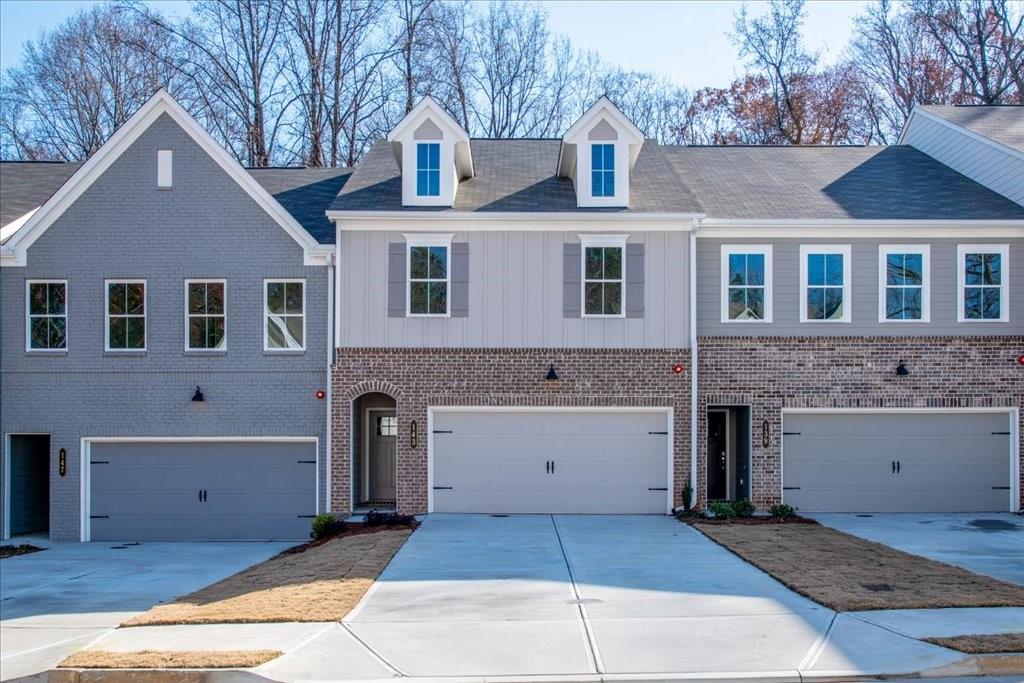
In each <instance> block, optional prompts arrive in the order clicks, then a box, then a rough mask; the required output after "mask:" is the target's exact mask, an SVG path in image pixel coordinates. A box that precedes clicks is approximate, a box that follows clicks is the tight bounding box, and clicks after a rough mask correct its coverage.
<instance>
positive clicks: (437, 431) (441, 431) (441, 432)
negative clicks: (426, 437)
mask: <svg viewBox="0 0 1024 683" xmlns="http://www.w3.org/2000/svg"><path fill="white" fill-rule="evenodd" d="M434 433H435V434H451V433H452V430H450V429H435V430H434Z"/></svg>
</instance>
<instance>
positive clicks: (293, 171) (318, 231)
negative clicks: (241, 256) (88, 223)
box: [0, 161, 352, 244]
mask: <svg viewBox="0 0 1024 683" xmlns="http://www.w3.org/2000/svg"><path fill="white" fill-rule="evenodd" d="M79 166H81V164H78V163H59V162H57V163H52V162H14V161H3V162H0V225H7V224H8V223H10V222H11V221H13V220H15V219H16V218H19V217H21V216H23V215H25V214H26V213H28V212H29V211H31V210H32V209H35V208H37V207H39V206H42V204H43V202H45V201H46V200H47V199H49V198H50V196H51V195H52V194H53V193H54V192H56V191H57V190H58V189H59V188H60V186H61V185H63V184H64V183H65V181H67V179H68V178H70V177H71V175H72V174H73V173H74V172H75V171H77V170H78V168H79ZM248 171H249V173H250V174H252V176H253V178H255V179H256V182H258V183H259V184H260V185H262V186H263V188H264V189H265V190H267V192H269V193H270V194H272V195H273V196H274V199H276V200H277V201H278V202H280V203H281V206H283V207H284V208H285V210H286V211H288V213H290V214H291V215H292V216H293V217H294V218H295V220H297V221H298V222H299V224H300V225H302V227H304V228H305V229H306V230H307V231H309V233H310V234H311V235H312V236H313V237H314V238H315V239H316V240H317V241H318V242H320V243H322V244H333V243H334V223H332V222H331V221H330V220H328V218H327V214H326V211H327V207H328V206H330V204H331V201H333V200H334V197H335V196H336V195H337V194H338V192H339V191H340V190H341V188H342V186H343V185H344V184H345V181H346V180H348V178H349V176H350V175H351V173H352V171H351V169H347V168H298V167H296V168H252V169H248Z"/></svg>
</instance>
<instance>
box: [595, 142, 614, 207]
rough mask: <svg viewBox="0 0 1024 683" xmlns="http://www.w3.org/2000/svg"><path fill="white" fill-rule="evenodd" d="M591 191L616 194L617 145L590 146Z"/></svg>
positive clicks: (607, 195)
mask: <svg viewBox="0 0 1024 683" xmlns="http://www.w3.org/2000/svg"><path fill="white" fill-rule="evenodd" d="M590 170H591V193H592V194H593V195H594V196H595V197H614V196H615V145H591V146H590Z"/></svg>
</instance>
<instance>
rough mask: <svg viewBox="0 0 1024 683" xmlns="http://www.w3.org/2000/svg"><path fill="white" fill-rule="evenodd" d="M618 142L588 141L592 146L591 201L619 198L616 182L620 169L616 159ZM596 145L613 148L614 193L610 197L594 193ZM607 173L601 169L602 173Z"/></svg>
mask: <svg viewBox="0 0 1024 683" xmlns="http://www.w3.org/2000/svg"><path fill="white" fill-rule="evenodd" d="M617 142H618V141H617V140H588V144H589V145H590V198H591V199H597V200H608V199H615V197H616V196H618V185H616V180H617V179H618V172H619V169H618V160H617V159H616V158H615V156H616V154H617V153H618V149H617V148H616V143H617ZM594 145H611V147H612V168H611V172H612V193H611V194H610V195H608V194H600V195H599V194H595V193H594ZM605 172H607V169H601V173H605Z"/></svg>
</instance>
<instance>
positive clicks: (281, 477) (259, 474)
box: [90, 442, 316, 541]
mask: <svg viewBox="0 0 1024 683" xmlns="http://www.w3.org/2000/svg"><path fill="white" fill-rule="evenodd" d="M91 452H92V453H91V463H92V464H90V496H91V517H92V519H91V536H92V539H93V540H97V541H105V540H117V541H130V540H148V541H158V540H159V541H170V540H265V539H304V538H307V537H308V535H309V525H310V519H309V516H311V515H312V514H313V513H314V512H315V509H316V497H315V490H316V464H315V460H316V446H315V444H313V443H308V442H307V443H267V442H202V443H195V442H147V443H94V444H92V446H91ZM200 490H205V492H206V497H205V500H200V496H199V491H200Z"/></svg>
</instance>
